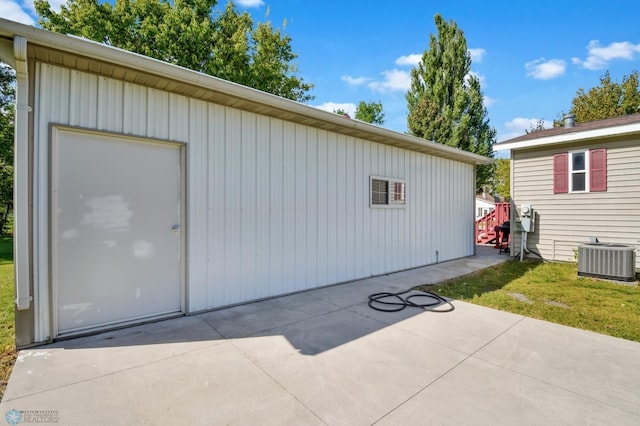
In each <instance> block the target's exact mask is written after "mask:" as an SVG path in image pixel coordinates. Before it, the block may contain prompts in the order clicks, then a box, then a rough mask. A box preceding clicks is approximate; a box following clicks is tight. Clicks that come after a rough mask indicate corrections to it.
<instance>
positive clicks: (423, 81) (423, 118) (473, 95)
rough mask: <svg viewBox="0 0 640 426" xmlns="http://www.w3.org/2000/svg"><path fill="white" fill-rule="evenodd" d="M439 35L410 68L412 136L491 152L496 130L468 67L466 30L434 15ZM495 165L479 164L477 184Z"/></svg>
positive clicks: (432, 37)
mask: <svg viewBox="0 0 640 426" xmlns="http://www.w3.org/2000/svg"><path fill="white" fill-rule="evenodd" d="M434 19H435V24H436V28H437V31H438V34H437V36H436V35H433V34H431V35H430V39H429V49H428V50H426V51H425V52H424V54H423V55H422V59H421V61H420V63H419V64H418V66H417V67H416V68H414V69H413V70H412V71H411V89H410V90H409V92H408V93H407V95H406V99H407V103H408V109H409V116H408V119H407V121H408V127H409V132H410V133H411V134H413V135H414V136H419V137H422V138H425V139H430V140H433V141H435V142H438V143H441V144H445V145H449V146H452V147H455V148H460V149H463V150H465V151H470V152H473V153H476V154H480V155H484V156H488V157H493V143H494V142H495V136H496V131H495V129H494V128H492V127H490V126H489V119H488V118H487V110H486V108H485V107H484V105H483V101H484V98H483V95H482V91H481V88H480V80H479V79H478V78H477V77H476V76H474V75H473V74H471V73H470V71H471V56H470V54H469V51H468V49H467V42H466V39H465V37H464V33H463V31H462V30H461V29H460V28H458V26H457V24H456V23H455V22H454V21H450V22H449V23H447V22H446V21H445V20H444V19H443V18H442V16H441V15H440V14H437V15H435V18H434ZM492 174H493V165H488V166H478V169H477V174H476V189H478V190H479V189H481V188H482V187H483V186H485V185H486V184H487V183H489V182H490V180H491V176H492Z"/></svg>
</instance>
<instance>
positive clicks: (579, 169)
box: [569, 151, 589, 192]
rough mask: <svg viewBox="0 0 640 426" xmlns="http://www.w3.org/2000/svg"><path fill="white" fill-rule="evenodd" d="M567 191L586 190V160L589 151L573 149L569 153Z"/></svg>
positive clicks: (587, 183) (587, 182)
mask: <svg viewBox="0 0 640 426" xmlns="http://www.w3.org/2000/svg"><path fill="white" fill-rule="evenodd" d="M569 156H570V158H571V159H570V160H569V166H570V167H569V169H570V179H569V192H586V190H587V188H588V187H589V175H588V174H587V161H588V159H589V151H575V152H570V153H569Z"/></svg>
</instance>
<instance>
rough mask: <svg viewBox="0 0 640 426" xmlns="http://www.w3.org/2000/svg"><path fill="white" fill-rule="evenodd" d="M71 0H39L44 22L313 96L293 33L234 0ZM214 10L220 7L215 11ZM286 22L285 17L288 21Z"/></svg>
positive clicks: (265, 87)
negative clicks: (55, 3) (56, 5)
mask: <svg viewBox="0 0 640 426" xmlns="http://www.w3.org/2000/svg"><path fill="white" fill-rule="evenodd" d="M100 1H101V0H67V3H66V4H64V5H62V6H61V9H60V12H54V11H52V10H51V5H50V4H49V2H48V1H47V0H35V2H34V4H35V8H36V12H37V13H38V15H39V16H40V20H39V24H40V25H41V26H42V27H43V28H45V29H47V30H51V31H55V32H60V33H63V34H74V35H77V36H82V37H85V38H88V39H91V40H95V41H98V42H101V43H106V44H108V45H111V46H116V47H119V48H121V49H125V50H129V51H132V52H136V53H140V54H142V55H146V56H150V57H152V58H156V59H160V60H162V61H166V62H170V63H172V64H176V65H180V66H183V67H185V68H189V69H192V70H195V71H199V72H203V73H206V74H210V75H214V76H216V77H220V78H223V79H226V80H230V81H233V82H236V83H239V84H243V85H246V86H249V87H253V88H255V89H258V90H262V91H265V92H269V93H273V94H275V95H278V96H281V97H284V98H288V99H292V100H296V101H299V102H307V101H310V100H311V99H313V96H311V95H310V94H309V93H308V92H309V91H310V90H311V89H312V88H313V84H309V83H306V82H304V80H303V79H302V78H300V77H298V76H297V75H296V74H297V72H298V69H297V66H296V64H295V60H296V58H297V57H298V55H297V54H295V53H293V51H292V49H291V38H290V37H289V36H287V35H283V34H282V33H281V31H280V29H279V28H275V29H274V28H273V27H272V25H271V22H264V23H258V24H257V25H255V26H254V22H253V19H252V18H251V16H250V15H249V14H248V13H247V12H244V13H239V12H238V10H237V9H236V7H235V4H234V3H233V1H231V0H229V2H228V3H227V4H226V6H225V7H224V9H223V10H218V9H214V8H215V6H216V4H217V0H173V1H169V0H115V3H114V4H113V5H112V4H111V3H109V2H108V1H103V2H102V3H101V2H100ZM214 12H216V13H215V14H214ZM285 24H286V23H285Z"/></svg>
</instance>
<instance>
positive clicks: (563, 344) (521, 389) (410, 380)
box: [0, 248, 640, 425]
mask: <svg viewBox="0 0 640 426" xmlns="http://www.w3.org/2000/svg"><path fill="white" fill-rule="evenodd" d="M504 260H506V256H504V255H503V256H499V255H498V254H497V253H496V252H495V251H492V249H490V248H489V249H488V250H487V248H481V250H479V253H478V255H477V256H475V257H473V258H467V259H459V260H456V261H452V262H447V263H444V264H439V265H432V266H429V267H425V268H419V269H416V270H411V271H404V272H400V273H398V274H392V275H388V276H383V277H374V278H370V279H366V280H361V281H357V282H353V283H347V284H343V285H336V286H333V287H328V288H323V289H318V290H314V291H309V292H305V293H300V294H295V295H289V296H285V297H281V298H277V299H272V300H265V301H261V302H257V303H251V304H247V305H242V306H236V307H232V308H227V309H222V310H218V311H213V312H208V313H202V314H198V315H193V316H190V317H183V318H177V319H172V320H166V321H161V322H157V323H152V324H145V325H141V326H137V327H131V328H127V329H122V330H116V331H110V332H107V333H102V334H99V335H95V336H89V337H84V338H77V339H73V340H67V341H61V342H57V343H55V344H52V345H47V346H42V347H39V348H31V349H28V350H23V351H21V352H20V358H19V361H18V362H17V363H16V365H15V368H14V371H13V374H12V376H11V379H10V382H9V386H8V388H7V392H6V393H5V396H4V399H3V401H2V403H0V414H2V415H3V416H5V414H6V413H10V414H13V415H14V416H15V415H19V414H20V413H24V415H25V418H23V420H25V419H27V420H28V416H30V415H31V416H33V415H37V414H38V413H40V414H41V415H50V416H51V415H55V416H56V417H55V419H56V420H57V421H58V424H69V425H87V424H91V425H117V424H122V425H125V424H126V425H137V424H153V425H164V424H167V425H174V424H194V425H201V424H202V425H205V424H206V425H218V424H221V425H222V424H239V425H244V424H247V425H255V424H274V425H281V424H287V425H289V424H291V425H307V424H309V425H314V424H325V425H372V424H403V425H404V424H455V425H464V424H473V425H478V424H487V425H488V424H492V425H496V424H519V425H538V424H570V425H571V424H576V425H582V424H602V425H610V424H616V425H637V424H640V368H638V367H639V366H640V364H638V359H640V343H637V342H630V341H625V340H622V339H616V338H613V337H609V336H603V335H598V334H595V333H590V332H585V331H582V330H576V329H573V328H569V327H563V326H559V325H555V324H551V323H547V322H544V321H538V320H533V319H529V318H525V317H522V316H519V315H513V314H510V313H506V312H500V311H496V310H493V309H488V308H483V307H480V306H475V305H471V304H467V303H463V302H458V301H453V302H452V304H453V306H454V307H455V309H454V310H453V311H451V312H445V313H436V312H429V311H423V310H419V309H415V308H414V309H405V310H404V311H401V312H395V313H383V312H379V311H375V310H372V309H371V308H370V307H369V306H368V305H367V301H368V299H367V296H368V295H369V294H371V293H374V292H380V291H400V290H404V289H407V288H409V287H412V286H414V285H418V284H425V283H428V282H429V281H430V282H437V281H438V280H445V279H450V278H453V277H455V276H460V275H465V274H468V273H471V272H473V271H475V270H478V269H483V268H485V267H487V266H490V265H493V264H496V263H499V262H502V261H504ZM12 410H16V411H12ZM34 413H35V414H34ZM43 413H44V414H43Z"/></svg>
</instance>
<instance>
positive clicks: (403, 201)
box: [369, 176, 407, 209]
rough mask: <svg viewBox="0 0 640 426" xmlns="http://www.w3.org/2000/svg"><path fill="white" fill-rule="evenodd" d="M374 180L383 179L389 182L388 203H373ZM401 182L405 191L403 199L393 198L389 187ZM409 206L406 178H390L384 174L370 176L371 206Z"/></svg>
mask: <svg viewBox="0 0 640 426" xmlns="http://www.w3.org/2000/svg"><path fill="white" fill-rule="evenodd" d="M374 180H382V181H386V182H387V191H388V192H387V203H386V204H377V203H376V204H374V203H373V181H374ZM396 183H400V184H402V188H403V192H402V198H401V200H392V199H391V193H390V192H389V188H390V187H392V185H393V186H395V185H394V184H396ZM406 206H407V182H406V181H405V180H404V179H400V178H389V177H384V176H370V177H369V207H371V208H376V209H378V208H382V209H388V208H396V209H397V208H405V207H406Z"/></svg>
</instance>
